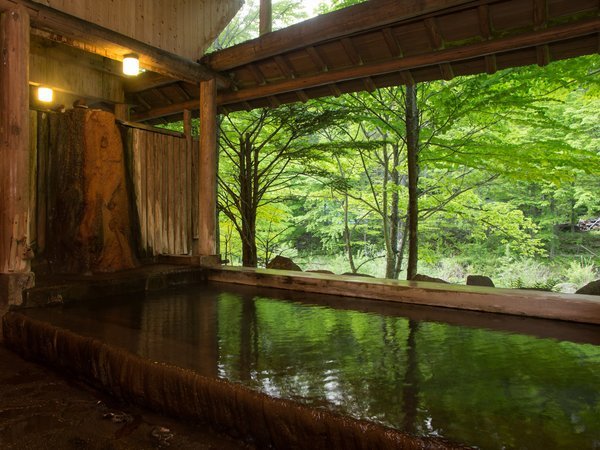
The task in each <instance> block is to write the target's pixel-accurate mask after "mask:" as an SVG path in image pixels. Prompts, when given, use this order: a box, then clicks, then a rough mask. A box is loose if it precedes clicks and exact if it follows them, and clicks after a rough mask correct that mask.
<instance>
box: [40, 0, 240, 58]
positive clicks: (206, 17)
mask: <svg viewBox="0 0 600 450" xmlns="http://www.w3.org/2000/svg"><path fill="white" fill-rule="evenodd" d="M35 1H36V2H37V3H41V4H44V5H46V6H50V7H52V8H55V9H58V10H61V11H64V12H66V13H68V14H71V15H74V16H77V17H79V18H81V19H84V20H88V21H90V22H94V23H96V24H98V25H101V26H103V27H105V28H109V29H112V30H115V31H118V32H119V33H121V34H124V35H127V36H129V37H132V38H134V39H137V40H139V41H142V42H146V43H148V44H150V45H153V46H155V47H158V48H161V49H163V50H166V51H169V52H172V53H175V54H178V55H181V56H184V57H186V58H188V59H193V60H196V59H198V58H200V56H202V55H203V54H204V51H205V50H206V49H207V48H208V47H209V45H210V44H211V43H212V41H213V40H214V39H215V38H216V37H217V36H218V35H219V33H220V32H221V31H222V30H223V28H224V27H225V26H226V25H227V24H228V23H229V21H230V20H231V19H232V18H233V16H234V15H235V14H236V12H237V11H238V10H239V8H240V7H241V5H242V3H243V1H242V0H167V1H165V0H35Z"/></svg>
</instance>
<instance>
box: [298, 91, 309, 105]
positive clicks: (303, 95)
mask: <svg viewBox="0 0 600 450" xmlns="http://www.w3.org/2000/svg"><path fill="white" fill-rule="evenodd" d="M296 95H297V96H298V98H299V99H300V101H301V102H302V103H306V102H307V101H309V100H310V99H309V98H308V95H306V92H304V91H303V90H302V89H300V90H299V91H296Z"/></svg>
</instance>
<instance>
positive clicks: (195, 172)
mask: <svg viewBox="0 0 600 450" xmlns="http://www.w3.org/2000/svg"><path fill="white" fill-rule="evenodd" d="M190 156H191V173H190V178H191V199H192V208H191V213H192V244H193V246H192V254H197V253H196V245H197V241H198V239H200V221H199V218H200V196H199V195H198V191H199V189H200V182H199V179H198V178H199V174H200V169H199V164H200V142H199V139H198V140H196V139H194V145H193V147H192V149H191V151H190Z"/></svg>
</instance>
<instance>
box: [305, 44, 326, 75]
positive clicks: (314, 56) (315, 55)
mask: <svg viewBox="0 0 600 450" xmlns="http://www.w3.org/2000/svg"><path fill="white" fill-rule="evenodd" d="M306 53H308V56H310V59H311V60H312V62H313V63H314V65H315V66H316V68H317V69H318V70H320V71H321V72H327V71H328V70H329V67H327V63H326V62H325V61H324V60H323V58H322V57H321V55H320V53H319V50H317V49H316V48H315V47H313V46H308V47H306Z"/></svg>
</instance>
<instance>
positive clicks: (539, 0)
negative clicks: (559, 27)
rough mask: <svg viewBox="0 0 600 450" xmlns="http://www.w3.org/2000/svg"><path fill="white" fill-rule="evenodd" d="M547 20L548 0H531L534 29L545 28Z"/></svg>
mask: <svg viewBox="0 0 600 450" xmlns="http://www.w3.org/2000/svg"><path fill="white" fill-rule="evenodd" d="M547 20H548V2H547V0H534V1H533V25H534V26H535V29H536V30H537V29H539V28H545V27H546V21H547Z"/></svg>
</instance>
